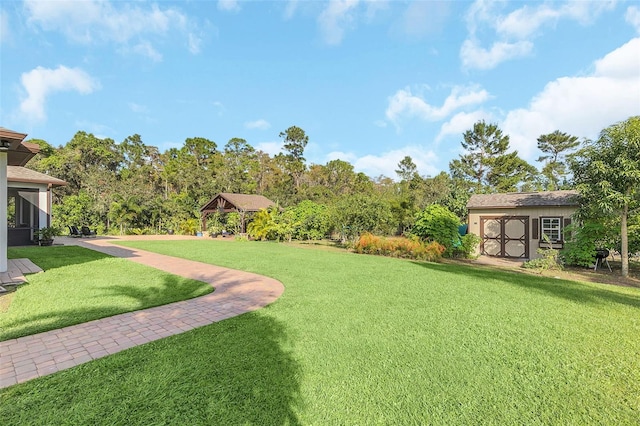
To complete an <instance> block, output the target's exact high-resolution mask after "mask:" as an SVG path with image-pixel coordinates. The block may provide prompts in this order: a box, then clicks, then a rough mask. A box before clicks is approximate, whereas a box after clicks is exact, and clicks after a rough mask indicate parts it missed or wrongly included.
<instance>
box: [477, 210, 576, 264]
mask: <svg viewBox="0 0 640 426" xmlns="http://www.w3.org/2000/svg"><path fill="white" fill-rule="evenodd" d="M575 211H576V207H568V206H565V207H553V206H551V207H517V208H483V209H475V208H470V209H469V222H468V223H469V228H468V231H467V232H468V233H470V234H475V235H478V236H479V237H480V238H482V235H480V217H482V216H498V217H503V216H528V217H529V258H530V259H535V258H538V257H540V256H539V255H538V253H537V250H538V248H539V247H541V246H545V243H544V240H543V239H542V236H541V234H540V224H541V220H540V218H543V217H561V218H562V221H561V223H562V227H563V232H564V222H565V220H564V219H570V218H571V215H572V214H573V213H574V212H575ZM533 219H537V221H534V220H533ZM536 222H537V227H538V229H537V230H535V229H534V227H535V226H536ZM536 236H537V238H534V237H536ZM565 240H566V237H565ZM553 248H557V249H562V248H563V244H553ZM476 254H480V246H478V249H477V252H476Z"/></svg>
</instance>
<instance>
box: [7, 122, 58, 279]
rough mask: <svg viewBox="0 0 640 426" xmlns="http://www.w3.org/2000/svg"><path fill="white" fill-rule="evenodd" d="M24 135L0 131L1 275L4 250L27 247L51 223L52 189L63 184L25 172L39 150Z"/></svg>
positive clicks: (32, 171)
mask: <svg viewBox="0 0 640 426" xmlns="http://www.w3.org/2000/svg"><path fill="white" fill-rule="evenodd" d="M26 137H27V135H26V133H19V132H16V131H13V130H9V129H6V128H4V127H0V273H4V272H7V271H8V269H9V268H8V266H9V265H8V261H7V246H9V245H23V244H30V243H31V242H32V241H33V238H34V232H35V231H37V230H38V229H41V228H43V227H46V226H50V223H51V189H52V188H54V187H56V186H62V185H66V182H64V181H63V180H60V179H56V178H54V177H51V176H48V175H45V174H43V173H39V172H36V171H34V170H30V169H27V168H25V167H24V166H25V165H26V164H27V163H28V162H29V160H31V159H32V158H33V157H34V156H35V155H36V154H37V153H38V152H39V151H40V146H39V145H37V144H34V143H29V142H24V139H25V138H26Z"/></svg>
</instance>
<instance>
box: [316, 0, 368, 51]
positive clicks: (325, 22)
mask: <svg viewBox="0 0 640 426" xmlns="http://www.w3.org/2000/svg"><path fill="white" fill-rule="evenodd" d="M358 3H359V0H331V1H330V2H329V4H328V5H327V7H326V8H325V9H324V10H323V11H322V13H321V14H320V16H319V17H318V24H319V25H320V31H321V33H322V37H323V39H324V41H325V42H326V43H327V44H332V45H336V44H340V43H341V42H342V38H343V37H344V33H345V30H346V29H348V28H349V27H350V26H351V25H352V24H353V21H354V19H355V18H354V16H353V12H354V9H355V8H356V7H357V6H358Z"/></svg>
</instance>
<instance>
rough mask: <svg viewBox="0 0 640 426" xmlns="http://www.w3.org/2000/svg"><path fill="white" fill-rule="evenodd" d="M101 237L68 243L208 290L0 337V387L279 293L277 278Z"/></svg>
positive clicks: (239, 310)
mask: <svg viewBox="0 0 640 426" xmlns="http://www.w3.org/2000/svg"><path fill="white" fill-rule="evenodd" d="M108 241H109V240H106V239H100V238H96V239H92V240H73V241H69V243H71V244H77V245H79V246H82V247H86V248H90V249H92V250H97V251H100V252H103V253H106V254H110V255H112V256H117V257H122V258H126V259H129V260H131V261H133V262H137V263H141V264H143V265H147V266H151V267H153V268H157V269H161V270H163V271H166V272H170V273H172V274H175V275H179V276H182V277H186V278H192V279H195V280H199V281H204V282H206V283H209V284H211V285H212V286H214V287H215V291H214V292H213V293H209V294H207V295H205V296H201V297H197V298H194V299H189V300H183V301H180V302H175V303H170V304H168V305H163V306H157V307H155V308H149V309H144V310H141V311H134V312H128V313H124V314H120V315H115V316H112V317H108V318H103V319H99V320H95V321H90V322H87V323H83V324H77V325H73V326H69V327H65V328H61V329H58V330H51V331H47V332H44V333H39V334H34V335H31V336H25V337H20V338H18V339H12V340H7V341H4V342H0V388H4V387H8V386H11V385H13V384H16V383H21V382H25V381H27V380H30V379H34V378H36V377H40V376H46V375H48V374H52V373H55V372H56V371H60V370H64V369H66V368H70V367H74V366H76V365H78V364H82V363H85V362H88V361H91V360H94V359H97V358H101V357H103V356H107V355H111V354H114V353H116V352H120V351H122V350H125V349H128V348H130V347H133V346H137V345H141V344H143V343H147V342H151V341H153V340H158V339H162V338H164V337H168V336H171V335H174V334H179V333H183V332H185V331H188V330H191V329H194V328H196V327H201V326H204V325H208V324H212V323H214V322H218V321H221V320H223V319H226V318H230V317H234V316H236V315H240V314H243V313H245V312H249V311H254V310H256V309H259V308H262V307H264V306H266V305H268V304H270V303H272V302H274V301H275V300H276V299H278V298H279V297H280V295H282V292H283V291H284V286H283V285H282V283H280V282H279V281H277V280H275V279H272V278H268V277H263V276H260V275H256V274H252V273H249V272H243V271H237V270H233V269H227V268H222V267H218V266H213V265H209V264H206V263H201V262H194V261H191V260H185V259H178V258H175V257H170V256H165V255H161V254H156V253H151V252H147V251H143V250H136V249H131V248H125V247H118V246H114V245H111V244H109V242H108Z"/></svg>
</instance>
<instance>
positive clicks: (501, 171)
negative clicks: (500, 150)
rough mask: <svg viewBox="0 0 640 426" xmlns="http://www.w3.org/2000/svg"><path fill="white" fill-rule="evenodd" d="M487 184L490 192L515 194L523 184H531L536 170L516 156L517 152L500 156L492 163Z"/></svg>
mask: <svg viewBox="0 0 640 426" xmlns="http://www.w3.org/2000/svg"><path fill="white" fill-rule="evenodd" d="M492 163H493V164H492V168H491V171H490V172H489V173H488V174H487V182H488V184H489V186H490V188H491V190H492V191H494V190H495V191H497V192H516V191H518V186H519V185H520V184H523V183H533V182H534V181H535V180H536V178H537V175H538V170H537V169H536V168H535V167H533V166H532V165H531V164H529V163H527V162H526V161H524V160H523V159H522V158H520V157H519V156H518V151H514V152H510V153H508V154H503V155H500V156H499V157H496V158H495V159H494V160H493V161H492Z"/></svg>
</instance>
